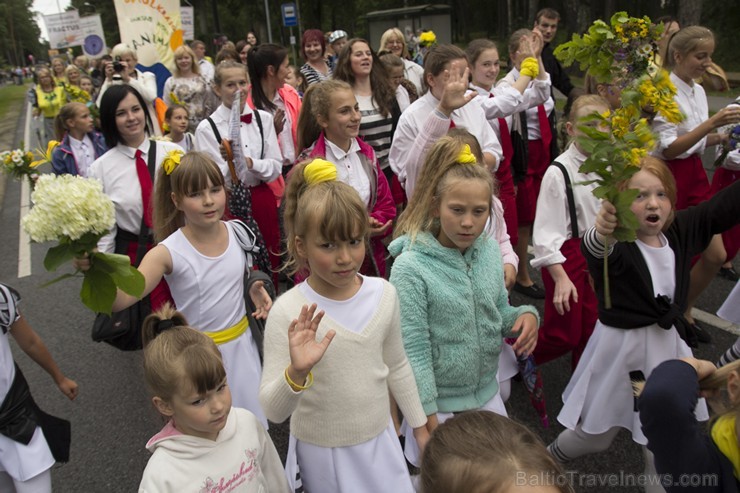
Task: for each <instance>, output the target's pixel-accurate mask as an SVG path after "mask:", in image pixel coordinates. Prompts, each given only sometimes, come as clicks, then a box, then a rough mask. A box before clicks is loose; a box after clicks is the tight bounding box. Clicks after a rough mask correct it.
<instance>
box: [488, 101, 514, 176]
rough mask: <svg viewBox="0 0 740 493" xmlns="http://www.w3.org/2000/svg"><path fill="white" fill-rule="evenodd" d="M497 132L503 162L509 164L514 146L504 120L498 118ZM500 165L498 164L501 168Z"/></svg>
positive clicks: (507, 125)
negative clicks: (499, 138) (502, 152)
mask: <svg viewBox="0 0 740 493" xmlns="http://www.w3.org/2000/svg"><path fill="white" fill-rule="evenodd" d="M488 97H489V98H492V97H493V93H490V94H489V95H488ZM498 131H499V134H501V135H500V137H501V149H502V150H503V151H504V159H503V161H505V162H507V163H511V158H513V157H514V144H513V143H512V142H511V132H509V124H508V123H506V118H498ZM502 164H503V162H502V163H499V168H501V165H502Z"/></svg>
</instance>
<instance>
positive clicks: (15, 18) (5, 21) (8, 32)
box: [0, 0, 43, 66]
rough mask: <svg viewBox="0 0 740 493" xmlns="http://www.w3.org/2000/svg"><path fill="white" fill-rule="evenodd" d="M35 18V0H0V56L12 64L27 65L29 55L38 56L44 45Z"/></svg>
mask: <svg viewBox="0 0 740 493" xmlns="http://www.w3.org/2000/svg"><path fill="white" fill-rule="evenodd" d="M40 35H41V31H40V30H39V27H38V25H37V24H36V21H35V20H34V12H33V0H0V56H2V58H3V59H4V60H3V61H4V62H6V63H8V64H10V65H20V66H23V65H27V64H28V55H33V56H34V57H36V58H38V57H39V55H42V54H43V53H42V51H43V47H42V45H41V41H40V40H39V37H40Z"/></svg>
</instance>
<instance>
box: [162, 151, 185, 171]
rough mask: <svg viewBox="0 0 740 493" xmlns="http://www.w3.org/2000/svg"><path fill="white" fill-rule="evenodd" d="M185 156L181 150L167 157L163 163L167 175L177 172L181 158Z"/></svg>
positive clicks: (170, 153)
mask: <svg viewBox="0 0 740 493" xmlns="http://www.w3.org/2000/svg"><path fill="white" fill-rule="evenodd" d="M184 154H185V153H184V152H182V151H181V150H178V149H174V150H172V151H169V152H168V153H167V154H166V155H165V157H164V161H162V167H163V168H164V172H165V174H167V175H170V174H172V172H173V171H175V168H177V166H178V165H179V164H180V158H182V156H183V155H184Z"/></svg>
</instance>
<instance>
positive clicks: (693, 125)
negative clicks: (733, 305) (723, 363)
mask: <svg viewBox="0 0 740 493" xmlns="http://www.w3.org/2000/svg"><path fill="white" fill-rule="evenodd" d="M714 46H715V44H714V35H713V34H712V31H710V30H709V29H707V28H705V27H701V26H690V27H686V28H683V29H681V30H680V31H678V32H677V33H676V34H674V35H673V36H672V37H671V39H670V40H669V42H668V49H667V51H668V53H667V56H666V58H665V60H664V61H663V65H664V67H665V68H666V69H669V70H671V74H670V81H671V82H673V84H674V85H675V86H676V89H677V92H676V96H675V101H676V103H677V104H678V107H679V108H680V110H681V112H682V113H683V114H684V117H685V118H684V120H683V121H681V122H680V123H672V122H671V119H670V118H668V117H666V116H663V115H660V114H659V115H658V116H656V117H655V120H654V121H653V128H654V130H655V132H656V133H657V134H658V136H659V140H658V145H657V149H656V155H658V156H660V157H662V158H663V159H665V160H666V164H667V165H668V168H669V169H670V170H671V173H672V174H673V176H674V177H675V179H676V188H677V201H676V209H677V210H683V209H685V208H687V207H690V206H693V205H696V204H698V203H699V202H701V201H703V200H706V199H708V198H709V197H710V186H709V180H708V178H707V174H706V172H705V171H704V167H703V166H702V162H701V155H702V153H703V152H704V149H705V148H706V146H712V145H716V144H719V143H720V140H721V138H722V137H721V136H720V135H719V134H717V133H715V132H714V130H715V129H716V128H718V127H721V126H724V125H728V124H731V123H738V122H740V108H738V107H727V108H723V109H721V110H720V111H718V112H717V113H715V114H714V115H713V116H712V117H711V118H710V117H709V109H708V104H707V97H706V94H705V92H704V89H703V88H702V87H701V85H699V84H696V83H695V82H694V80H695V79H699V78H701V76H702V75H703V74H704V72H705V71H706V69H707V67H709V65H710V64H711V62H712V54H713V52H714ZM725 257H726V252H725V249H724V247H723V245H722V239H721V238H720V237H719V236H717V237H716V238H714V239H713V240H712V242H711V243H710V244H709V246H708V248H707V249H706V250H705V251H704V252H703V253H702V255H701V258H700V259H699V261H698V262H697V263H696V265H695V266H694V268H693V269H692V270H691V289H690V290H689V294H688V306H687V310H686V318H687V319H688V320H689V321H690V322H691V323H693V318H692V317H691V314H690V312H691V308H692V307H693V304H694V302H695V301H696V299H697V298H698V297H699V295H700V294H701V293H702V291H704V289H705V288H706V287H707V286H708V285H709V283H710V282H711V280H712V279H713V278H714V276H715V275H716V274H717V272H718V271H719V269H720V268H721V267H722V264H724V262H725ZM695 329H698V334H699V340H700V341H702V342H709V334H707V333H706V332H704V331H703V330H702V329H701V328H698V327H695Z"/></svg>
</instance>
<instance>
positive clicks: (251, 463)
mask: <svg viewBox="0 0 740 493" xmlns="http://www.w3.org/2000/svg"><path fill="white" fill-rule="evenodd" d="M244 455H245V456H246V459H245V460H243V461H242V463H241V464H240V465H239V470H238V471H237V472H235V473H234V474H232V475H231V477H227V476H221V478H220V479H219V480H218V481H215V480H214V479H213V478H212V477H210V476H208V477H206V479H205V480H204V481H203V483H201V487H200V490H198V493H229V492H230V491H234V490H235V489H236V488H237V487H238V486H239V485H242V484H244V483H247V482H251V481H254V479H255V478H256V477H257V476H258V475H259V474H260V465H259V462H257V450H256V449H253V448H251V449H246V450H245V451H244Z"/></svg>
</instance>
